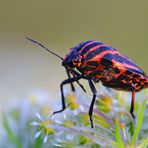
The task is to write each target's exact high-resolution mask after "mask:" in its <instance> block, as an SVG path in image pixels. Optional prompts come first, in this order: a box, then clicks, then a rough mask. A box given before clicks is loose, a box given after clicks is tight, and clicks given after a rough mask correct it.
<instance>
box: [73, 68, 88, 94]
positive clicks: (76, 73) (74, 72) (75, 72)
mask: <svg viewBox="0 0 148 148" xmlns="http://www.w3.org/2000/svg"><path fill="white" fill-rule="evenodd" d="M71 74H72V75H73V76H74V77H75V75H76V76H79V75H81V74H79V73H78V72H77V71H75V70H71ZM76 82H77V83H78V85H79V86H80V87H81V88H82V90H83V91H84V92H85V93H86V90H85V88H84V86H83V85H82V84H81V83H80V82H79V81H76Z"/></svg>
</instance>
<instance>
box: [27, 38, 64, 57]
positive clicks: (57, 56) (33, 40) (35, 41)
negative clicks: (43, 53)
mask: <svg viewBox="0 0 148 148" xmlns="http://www.w3.org/2000/svg"><path fill="white" fill-rule="evenodd" d="M26 39H27V40H29V41H31V42H33V43H35V44H37V45H39V46H40V47H42V48H44V49H46V50H47V51H48V52H50V53H51V54H53V55H55V56H56V57H58V58H60V59H61V60H63V58H62V57H60V56H59V55H57V54H56V53H54V52H52V51H51V50H49V49H48V48H46V47H45V46H44V45H42V44H41V43H39V42H37V41H35V40H33V39H31V38H29V37H26Z"/></svg>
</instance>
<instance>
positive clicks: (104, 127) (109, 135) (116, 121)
mask: <svg viewBox="0 0 148 148" xmlns="http://www.w3.org/2000/svg"><path fill="white" fill-rule="evenodd" d="M100 91H101V96H99V95H98V99H97V101H96V107H95V108H94V115H93V119H94V128H91V127H90V121H89V116H88V113H87V112H88V109H89V104H90V103H89V102H90V101H91V97H90V98H86V97H85V95H84V94H82V92H79V93H78V92H76V94H73V95H72V94H67V97H66V99H67V102H68V104H69V105H70V108H67V109H66V110H65V111H63V112H61V113H59V114H55V115H52V114H51V113H50V112H51V111H50V109H49V110H47V106H48V103H47V102H48V101H47V100H48V99H49V98H48V97H47V98H48V99H47V100H46V99H43V98H42V97H41V98H42V105H41V103H40V101H39V100H40V99H39V98H38V96H36V97H30V98H28V99H25V101H24V102H21V103H20V102H18V105H16V106H15V107H9V109H7V110H5V113H4V115H3V127H4V129H5V133H6V134H7V136H6V137H5V141H6V142H7V145H5V144H4V143H3V145H1V144H0V147H11V146H12V145H13V146H14V147H18V148H21V147H25V146H26V147H35V148H54V147H63V148H66V147H67V148H74V147H86V148H87V147H92V148H99V147H105V148H106V147H109V148H118V147H120V148H125V147H128V148H135V147H137V148H144V147H146V146H147V145H148V138H147V137H148V132H147V131H148V129H147V128H146V127H147V124H146V123H147V120H145V119H146V118H147V114H146V113H145V114H144V112H146V110H147V109H148V108H147V107H146V99H145V100H142V99H139V100H137V101H136V104H137V109H136V110H135V115H136V120H135V122H134V121H133V119H132V117H131V115H130V113H129V112H128V110H127V108H129V105H130V103H128V102H126V101H125V102H124V107H126V108H123V107H122V103H123V101H121V99H122V98H123V97H122V96H121V95H117V94H116V93H115V92H113V91H108V90H106V89H105V88H100ZM69 92H70V91H69ZM104 94H105V95H104ZM39 96H41V95H39ZM76 96H77V97H76ZM115 96H118V97H115ZM125 97H126V96H125ZM141 97H142V98H144V94H143V96H142V95H141V96H140V98H141ZM32 98H33V101H32ZM99 99H100V101H99ZM108 99H109V101H108ZM124 99H125V100H126V98H124ZM43 100H44V103H43ZM86 100H87V101H86ZM100 102H101V105H100ZM20 104H21V105H20ZM49 104H50V103H49ZM106 104H107V105H106ZM99 105H100V106H99ZM24 110H25V112H24ZM52 110H53V109H52ZM100 110H101V111H100ZM36 112H40V114H41V115H40V114H39V113H36ZM16 113H17V114H16ZM34 113H36V117H35V116H34ZM16 115H17V116H16ZM8 119H9V120H8ZM26 137H27V138H26Z"/></svg>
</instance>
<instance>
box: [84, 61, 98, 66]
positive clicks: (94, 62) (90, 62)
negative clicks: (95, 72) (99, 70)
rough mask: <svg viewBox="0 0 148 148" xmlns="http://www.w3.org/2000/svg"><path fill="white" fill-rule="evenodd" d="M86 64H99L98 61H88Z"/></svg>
mask: <svg viewBox="0 0 148 148" xmlns="http://www.w3.org/2000/svg"><path fill="white" fill-rule="evenodd" d="M86 64H87V65H90V66H95V67H97V66H99V63H98V62H97V61H89V62H87V63H86Z"/></svg>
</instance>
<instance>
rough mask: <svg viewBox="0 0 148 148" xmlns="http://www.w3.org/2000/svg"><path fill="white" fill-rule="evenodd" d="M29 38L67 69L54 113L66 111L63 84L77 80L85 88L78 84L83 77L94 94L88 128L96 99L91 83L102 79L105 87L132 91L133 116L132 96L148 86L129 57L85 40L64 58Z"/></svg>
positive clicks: (91, 120)
mask: <svg viewBox="0 0 148 148" xmlns="http://www.w3.org/2000/svg"><path fill="white" fill-rule="evenodd" d="M27 39H29V40H30V41H32V42H34V43H36V44H38V45H40V46H41V47H43V48H45V49H46V50H48V51H49V52H50V53H52V54H54V55H56V56H57V57H59V58H60V59H61V60H62V66H64V67H65V68H66V71H67V73H68V76H69V78H68V79H66V80H64V81H63V82H62V83H61V85H60V89H61V98H62V109H61V110H59V111H56V112H54V113H59V112H62V111H63V110H65V108H66V104H65V97H64V93H63V86H64V85H65V84H69V83H70V84H71V87H72V90H74V86H73V84H72V83H73V82H77V83H78V84H79V86H80V87H81V88H82V89H83V90H84V91H85V89H84V87H83V86H82V85H81V84H80V83H79V80H80V79H86V80H87V81H88V84H89V86H90V89H91V91H92V93H93V98H92V102H91V104H90V108H89V117H90V122H91V127H92V128H93V119H92V115H93V107H94V103H95V99H96V92H97V90H96V88H95V86H94V82H95V83H96V82H99V81H101V82H102V84H103V85H104V86H106V87H110V88H113V89H117V90H124V91H131V92H132V97H131V107H130V113H131V115H132V117H133V118H135V116H134V113H133V112H134V99H135V92H137V91H139V90H141V89H143V88H147V87H148V76H146V74H145V73H144V71H143V70H141V69H140V68H139V67H138V66H137V65H136V64H135V63H134V62H133V61H132V60H130V59H129V58H128V57H126V56H125V55H123V54H121V53H120V52H118V51H117V50H116V49H115V48H113V47H111V46H109V45H107V44H105V43H103V42H100V41H86V42H82V43H80V44H78V45H77V46H75V47H73V48H71V49H70V52H69V53H68V54H67V56H66V57H65V58H64V59H63V58H62V57H60V56H58V55H57V54H55V53H53V52H51V51H50V50H49V49H47V48H46V47H45V46H43V45H42V44H40V43H38V42H36V41H34V40H32V39H30V38H27Z"/></svg>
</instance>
